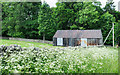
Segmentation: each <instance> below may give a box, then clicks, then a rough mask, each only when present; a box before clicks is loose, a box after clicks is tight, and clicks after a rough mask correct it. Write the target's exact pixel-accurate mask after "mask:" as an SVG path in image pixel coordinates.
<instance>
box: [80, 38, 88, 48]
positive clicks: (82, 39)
mask: <svg viewBox="0 0 120 75" xmlns="http://www.w3.org/2000/svg"><path fill="white" fill-rule="evenodd" d="M81 46H83V47H86V46H87V38H81Z"/></svg>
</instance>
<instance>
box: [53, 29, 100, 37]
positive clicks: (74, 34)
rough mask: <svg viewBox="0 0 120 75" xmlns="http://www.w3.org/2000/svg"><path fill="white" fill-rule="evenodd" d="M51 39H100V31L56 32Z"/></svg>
mask: <svg viewBox="0 0 120 75" xmlns="http://www.w3.org/2000/svg"><path fill="white" fill-rule="evenodd" d="M53 38H102V32H101V30H58V31H57V32H56V33H55V35H54V36H53Z"/></svg>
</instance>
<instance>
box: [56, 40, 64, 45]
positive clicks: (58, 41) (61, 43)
mask: <svg viewBox="0 0 120 75" xmlns="http://www.w3.org/2000/svg"><path fill="white" fill-rule="evenodd" d="M57 45H58V46H63V38H57Z"/></svg>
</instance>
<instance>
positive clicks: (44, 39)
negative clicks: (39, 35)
mask: <svg viewBox="0 0 120 75" xmlns="http://www.w3.org/2000/svg"><path fill="white" fill-rule="evenodd" d="M43 43H45V34H44V33H43Z"/></svg>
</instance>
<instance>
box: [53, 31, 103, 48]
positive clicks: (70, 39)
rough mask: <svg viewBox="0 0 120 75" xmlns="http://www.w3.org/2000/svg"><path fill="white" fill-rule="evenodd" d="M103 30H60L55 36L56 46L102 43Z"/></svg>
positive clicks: (54, 42)
mask: <svg viewBox="0 0 120 75" xmlns="http://www.w3.org/2000/svg"><path fill="white" fill-rule="evenodd" d="M102 44H103V37H102V32H101V30H58V31H57V32H56V33H55V35H54V36H53V45H54V46H92V45H102Z"/></svg>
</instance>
